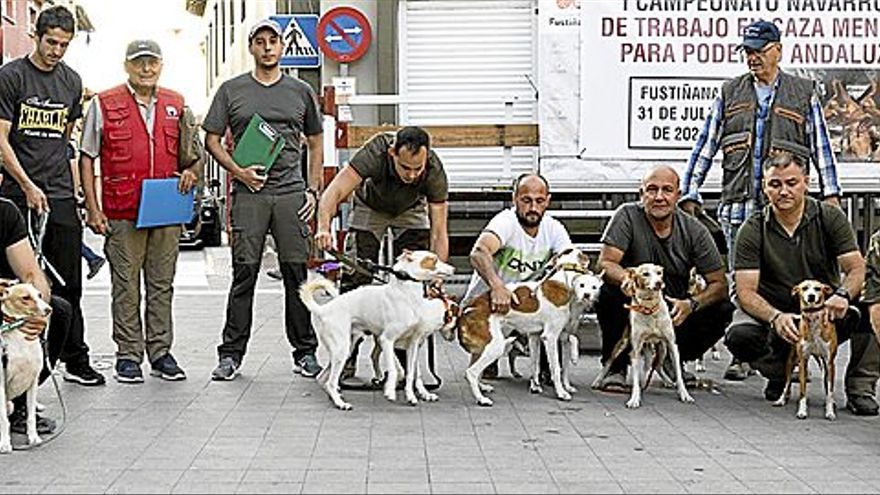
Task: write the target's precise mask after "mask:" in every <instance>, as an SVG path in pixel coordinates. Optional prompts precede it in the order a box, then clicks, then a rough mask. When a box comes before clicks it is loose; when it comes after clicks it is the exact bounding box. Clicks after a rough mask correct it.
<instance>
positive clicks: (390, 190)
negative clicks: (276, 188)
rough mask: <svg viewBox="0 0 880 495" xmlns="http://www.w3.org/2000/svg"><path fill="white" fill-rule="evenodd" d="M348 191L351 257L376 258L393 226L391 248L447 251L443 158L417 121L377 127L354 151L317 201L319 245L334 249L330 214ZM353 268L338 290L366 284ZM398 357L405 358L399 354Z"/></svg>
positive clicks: (346, 374)
mask: <svg viewBox="0 0 880 495" xmlns="http://www.w3.org/2000/svg"><path fill="white" fill-rule="evenodd" d="M349 197H351V201H352V205H351V213H350V215H349V218H348V223H349V227H348V234H347V236H346V240H345V251H346V254H347V255H348V256H349V257H356V258H359V259H366V260H370V261H373V262H374V263H378V262H379V250H380V245H381V241H382V237H383V236H384V235H385V231H386V230H387V229H388V228H389V227H391V228H392V230H393V231H394V252H395V253H396V254H400V253H401V252H403V250H404V249H408V250H410V251H418V250H430V251H431V252H433V253H435V254H437V256H439V258H440V260H441V261H446V259H447V258H448V257H449V236H448V233H447V229H446V215H447V209H448V203H447V199H448V197H449V189H448V185H447V178H446V171H445V170H444V169H443V163H442V162H441V161H440V158H439V157H438V156H437V154H436V153H434V151H433V150H432V149H431V140H430V136H429V135H428V133H427V132H425V130H424V129H422V128H420V127H403V128H401V129H400V130H398V131H397V132H396V133H393V134H392V133H379V134H377V135H375V136H373V137H372V138H370V140H369V141H367V143H366V144H364V146H363V147H362V148H361V149H360V150H358V151H357V153H355V155H354V156H353V157H352V158H351V161H350V162H349V164H348V166H346V167H345V168H343V169H342V170H341V171H340V172H339V174H338V175H337V176H336V177H334V178H333V180H332V181H331V182H330V184H329V185H328V186H327V190H326V191H324V194H323V195H322V196H321V201H320V205H319V207H318V232H317V233H316V234H315V244H316V246H317V247H318V248H319V249H332V248H333V247H334V244H335V243H334V242H333V237H332V235H331V234H330V220H332V218H333V216H334V215H335V214H336V210H337V208H339V205H340V204H342V203H343V202H345V201H347V200H348V198H349ZM370 282H371V280H370V277H369V276H367V275H366V274H362V273H357V272H355V273H354V274H352V275H348V274H345V275H344V276H343V277H342V291H343V292H348V291H350V290H353V289H355V288H357V287H360V286H362V285H366V284H369V283H370ZM361 342H362V339H359V340H358V341H357V342H356V343H355V345H354V347H353V350H352V353H351V356H350V357H349V359H348V361H347V362H346V364H345V369H344V370H343V373H342V385H343V386H345V387H354V386H356V385H357V384H356V383H355V380H353V377H354V375H355V371H356V368H357V367H356V364H357V355H358V350H359V348H360V343H361ZM401 362H405V359H402V357H401Z"/></svg>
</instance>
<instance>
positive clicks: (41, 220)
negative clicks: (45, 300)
mask: <svg viewBox="0 0 880 495" xmlns="http://www.w3.org/2000/svg"><path fill="white" fill-rule="evenodd" d="M34 215H35V214H34V212H33V210H30V211H29V212H28V222H27V224H28V238H29V239H30V241H31V246H32V247H33V248H34V255H35V256H36V258H37V263H39V265H40V268H42V269H43V271H48V272H49V273H51V274H52V276H53V277H54V278H55V280H56V281H57V282H58V284H59V285H61V286H62V287H66V286H67V283H65V282H64V277H62V276H61V274H60V273H58V270H56V269H55V267H54V266H52V263H49V260H48V259H46V256H45V255H44V254H43V238H44V237H45V236H46V224H47V223H48V220H49V215H48V214H46V213H44V214H36V217H37V219H36V224H37V232H36V233H35V232H34V225H33V222H34V221H33V216H34Z"/></svg>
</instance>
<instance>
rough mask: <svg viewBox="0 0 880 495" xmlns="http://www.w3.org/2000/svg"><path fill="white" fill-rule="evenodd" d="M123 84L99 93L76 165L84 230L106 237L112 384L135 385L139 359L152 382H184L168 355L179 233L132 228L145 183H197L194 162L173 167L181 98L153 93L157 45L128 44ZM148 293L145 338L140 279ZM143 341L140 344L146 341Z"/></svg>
mask: <svg viewBox="0 0 880 495" xmlns="http://www.w3.org/2000/svg"><path fill="white" fill-rule="evenodd" d="M125 71H126V72H127V73H128V82H126V83H125V84H121V85H119V86H116V87H115V88H111V89H109V90H107V91H104V92H102V93H99V94H98V95H97V96H96V97H95V100H94V101H93V102H92V104H91V106H90V107H89V111H88V113H87V114H86V117H85V120H84V121H83V136H82V143H81V149H82V154H81V158H80V168H81V174H82V182H83V190H84V192H85V196H86V208H87V210H88V215H87V219H86V224H87V225H88V226H89V228H90V229H92V231H93V232H95V233H96V234H101V235H104V236H106V237H107V241H106V244H105V246H104V251H105V252H106V254H107V259H108V260H109V261H110V275H111V282H112V285H113V292H112V299H113V302H112V313H113V340H114V341H115V342H116V347H117V350H116V371H115V373H114V375H113V376H114V377H115V378H116V380H117V381H119V382H123V383H141V382H143V381H144V377H143V373H142V372H141V361H142V360H143V356H144V351H145V350H146V353H147V357H148V359H149V361H150V364H151V366H152V373H151V374H152V375H153V376H158V377H160V378H163V379H165V380H183V379H185V378H186V374H185V373H184V372H183V370H182V369H180V366H178V364H177V361H176V360H175V359H174V356H172V355H171V344H172V341H173V331H172V327H173V321H172V316H171V299H172V296H173V283H174V271H175V267H176V265H177V255H178V239H179V237H180V226H179V225H172V226H165V227H153V228H145V229H137V228H135V225H136V223H135V222H136V220H137V212H138V204H139V203H140V194H141V183H142V182H143V181H144V179H165V178H169V177H174V176H179V177H180V179H179V186H178V188H179V189H180V191H181V192H188V191H189V190H190V189H192V187H193V186H194V185H195V184H196V181H197V180H198V166H199V162H198V161H195V162H191V163H183V164H181V163H179V161H180V160H179V159H178V149H179V139H180V119H181V117H182V115H183V112H184V102H183V97H182V96H181V95H180V94H178V93H175V92H174V91H171V90H168V89H165V88H161V87H159V86H158V85H157V83H158V80H159V75H160V74H161V73H162V50H161V49H160V48H159V45H158V44H157V43H156V42H155V41H151V40H138V41H132V42H131V43H129V45H128V49H127V50H126V52H125ZM96 158H100V164H101V174H100V176H101V188H102V189H101V190H102V194H101V200H102V201H101V202H100V203H99V202H98V198H97V193H96V191H95V176H96V174H95V165H94V162H95V159H96ZM141 272H143V276H144V282H145V285H146V292H147V294H146V305H147V307H146V312H145V313H146V314H145V320H146V325H145V326H146V329H145V330H146V332H144V329H142V328H141V314H140V300H141V291H140V278H141ZM145 336H146V338H145Z"/></svg>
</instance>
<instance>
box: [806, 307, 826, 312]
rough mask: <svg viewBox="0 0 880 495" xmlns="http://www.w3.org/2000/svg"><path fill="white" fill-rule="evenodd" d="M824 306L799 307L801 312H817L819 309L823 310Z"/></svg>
mask: <svg viewBox="0 0 880 495" xmlns="http://www.w3.org/2000/svg"><path fill="white" fill-rule="evenodd" d="M824 310H825V306H819V307H816V308H803V309H801V313H818V312H820V311H824Z"/></svg>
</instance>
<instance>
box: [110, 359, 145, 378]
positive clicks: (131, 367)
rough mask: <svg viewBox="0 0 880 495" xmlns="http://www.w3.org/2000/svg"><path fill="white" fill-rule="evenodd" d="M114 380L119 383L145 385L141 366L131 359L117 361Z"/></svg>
mask: <svg viewBox="0 0 880 495" xmlns="http://www.w3.org/2000/svg"><path fill="white" fill-rule="evenodd" d="M113 378H116V381H117V382H119V383H144V374H143V373H142V372H141V365H140V364H138V363H137V362H135V361H132V360H131V359H117V360H116V371H114V372H113Z"/></svg>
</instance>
